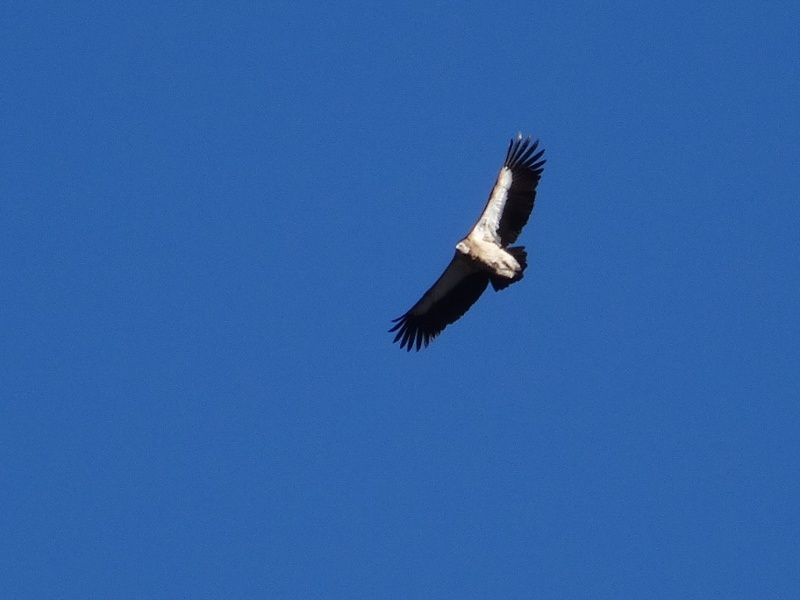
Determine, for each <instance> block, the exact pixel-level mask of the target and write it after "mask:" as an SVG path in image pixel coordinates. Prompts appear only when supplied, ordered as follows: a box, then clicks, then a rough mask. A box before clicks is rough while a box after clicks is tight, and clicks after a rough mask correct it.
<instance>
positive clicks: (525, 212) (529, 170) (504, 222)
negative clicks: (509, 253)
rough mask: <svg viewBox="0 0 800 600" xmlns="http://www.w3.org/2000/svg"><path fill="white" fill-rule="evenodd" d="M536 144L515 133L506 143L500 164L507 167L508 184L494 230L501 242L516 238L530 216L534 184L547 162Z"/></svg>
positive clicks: (535, 184)
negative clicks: (496, 226)
mask: <svg viewBox="0 0 800 600" xmlns="http://www.w3.org/2000/svg"><path fill="white" fill-rule="evenodd" d="M538 147H539V140H533V141H531V138H530V137H526V138H523V137H522V134H517V136H516V137H514V138H512V139H511V141H510V142H509V144H508V151H507V152H506V159H505V161H504V162H503V167H505V168H507V169H508V170H509V171H511V187H509V189H508V197H507V198H506V203H505V208H504V210H503V214H502V215H501V216H500V222H499V226H498V231H497V233H498V235H499V237H500V243H501V244H502V245H503V246H507V245H508V244H513V243H514V242H515V241H516V240H517V237H519V234H520V232H521V231H522V228H523V227H525V225H526V224H527V223H528V219H529V218H530V216H531V211H532V210H533V203H534V201H535V200H536V186H537V185H538V184H539V180H540V179H541V177H542V171H543V170H544V164H545V162H547V161H546V160H544V159H543V158H542V156H543V155H544V150H539V152H536V149H537V148H538Z"/></svg>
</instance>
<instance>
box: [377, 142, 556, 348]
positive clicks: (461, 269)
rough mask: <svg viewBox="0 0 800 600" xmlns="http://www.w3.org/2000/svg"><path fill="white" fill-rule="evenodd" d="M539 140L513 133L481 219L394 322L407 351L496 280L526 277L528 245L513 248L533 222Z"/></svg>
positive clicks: (501, 285) (500, 283)
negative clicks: (417, 297) (425, 287)
mask: <svg viewBox="0 0 800 600" xmlns="http://www.w3.org/2000/svg"><path fill="white" fill-rule="evenodd" d="M538 146H539V141H538V140H536V141H533V142H532V141H531V138H529V137H528V138H523V137H522V134H517V136H516V137H515V138H512V140H511V142H510V144H509V145H508V152H506V159H505V162H504V163H503V166H502V168H501V169H500V173H499V174H498V175H497V181H496V182H495V184H494V188H493V189H492V192H491V194H489V200H488V201H487V202H486V207H485V208H484V209H483V212H482V213H481V216H480V217H479V218H478V222H477V223H475V225H474V226H473V228H472V230H471V231H470V232H469V234H467V237H465V238H464V239H463V240H461V241H460V242H458V243H457V244H456V252H455V255H454V256H453V259H452V260H451V261H450V264H449V265H447V268H446V269H445V270H444V273H442V275H441V276H440V277H439V279H437V280H436V283H434V284H433V285H432V286H431V288H430V289H429V290H428V291H427V292H425V293H424V294H423V295H422V298H420V299H419V301H418V302H417V303H416V304H415V305H414V306H412V307H411V308H410V309H409V311H408V312H407V313H405V314H404V315H402V316H401V317H398V318H396V319H394V320H393V321H392V323H394V324H395V325H394V327H392V328H391V329H390V330H389V331H390V332H397V333H396V334H395V337H394V341H395V342H400V347H401V348H405V349H406V350H409V351H410V350H411V349H412V348H416V349H417V350H419V349H420V348H422V347H423V346H425V347H427V345H428V344H429V343H430V341H431V340H432V339H433V338H435V337H436V336H437V335H439V334H440V333H441V332H442V330H443V329H444V328H445V327H447V326H448V325H450V323H453V322H455V321H457V320H458V319H459V318H460V317H461V315H463V314H464V313H465V312H467V310H468V309H469V307H470V306H472V305H473V304H474V303H475V301H476V300H477V299H478V298H479V297H480V295H481V294H482V293H483V291H484V290H485V289H486V286H487V285H489V283H490V282H491V284H492V287H493V288H494V289H495V291H500V290H502V289H505V288H507V287H508V286H509V285H511V284H512V283H515V282H517V281H519V280H520V279H522V275H523V273H524V272H525V267H527V254H526V253H525V248H524V247H523V246H514V247H510V248H509V245H510V244H513V243H514V242H515V241H516V239H517V237H518V236H519V234H520V231H522V228H523V227H524V226H525V224H526V223H527V222H528V217H530V214H531V210H533V201H534V199H535V198H536V186H537V184H538V183H539V179H540V178H541V176H542V170H543V168H544V163H545V161H544V160H543V159H542V155H543V154H544V150H539V151H538V152H537V151H536V149H537V148H538Z"/></svg>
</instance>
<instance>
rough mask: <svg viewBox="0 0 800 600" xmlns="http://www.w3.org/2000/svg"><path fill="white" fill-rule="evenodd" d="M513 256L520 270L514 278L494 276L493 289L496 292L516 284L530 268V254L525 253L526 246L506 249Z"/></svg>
mask: <svg viewBox="0 0 800 600" xmlns="http://www.w3.org/2000/svg"><path fill="white" fill-rule="evenodd" d="M506 252H508V253H509V254H510V255H511V256H513V257H514V258H515V259H516V261H517V262H518V263H519V266H520V270H519V271H518V272H517V273H516V274H515V275H514V277H512V278H510V279H509V278H508V277H501V276H500V275H492V276H491V281H492V287H493V288H494V291H495V292H499V291H500V290H504V289H506V288H507V287H508V286H510V285H511V284H512V283H516V282H517V281H519V280H520V279H522V276H523V275H524V274H525V269H526V268H527V267H528V253H527V252H525V246H515V247H514V248H506Z"/></svg>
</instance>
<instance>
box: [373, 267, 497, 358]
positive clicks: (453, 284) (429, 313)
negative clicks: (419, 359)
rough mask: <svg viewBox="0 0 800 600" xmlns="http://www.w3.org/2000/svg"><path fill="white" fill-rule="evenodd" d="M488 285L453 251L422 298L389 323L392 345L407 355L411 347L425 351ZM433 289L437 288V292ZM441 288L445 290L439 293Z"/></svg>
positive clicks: (482, 274)
mask: <svg viewBox="0 0 800 600" xmlns="http://www.w3.org/2000/svg"><path fill="white" fill-rule="evenodd" d="M488 284H489V276H488V274H487V273H486V272H485V271H481V270H478V269H474V268H473V267H472V266H471V264H470V263H469V260H468V259H467V258H465V257H463V256H462V255H460V254H459V253H458V252H456V255H455V256H454V257H453V260H451V261H450V264H449V265H448V266H447V269H445V271H444V273H442V275H441V276H440V277H439V279H437V280H436V283H434V284H433V285H432V286H431V287H430V289H429V290H428V291H427V292H425V294H423V296H422V298H420V299H419V301H418V302H417V303H416V304H415V305H414V306H412V307H411V309H410V310H409V311H408V312H406V313H405V314H404V315H402V316H400V317H397V318H396V319H393V320H392V323H394V324H395V325H394V326H393V327H392V328H391V329H390V330H389V332H390V333H394V332H396V334H395V336H394V340H393V342H398V341H399V342H400V348H405V349H406V350H407V351H409V352H410V351H411V350H412V348H415V347H416V350H417V351H419V350H420V349H421V348H423V347H425V348H427V346H428V344H429V343H430V342H431V340H432V339H434V338H435V337H436V336H437V335H439V334H440V333H441V332H442V331H443V330H444V328H445V327H447V326H448V325H450V324H451V323H454V322H455V321H457V320H458V319H460V318H461V317H462V316H463V315H464V313H465V312H467V310H469V308H470V307H471V306H472V305H473V304H475V302H476V301H477V300H478V298H480V296H481V294H482V293H483V292H484V290H485V289H486V286H487V285H488ZM437 286H440V289H438V290H437ZM442 286H443V287H444V288H449V289H444V290H443V289H442ZM436 296H440V297H438V298H436Z"/></svg>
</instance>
